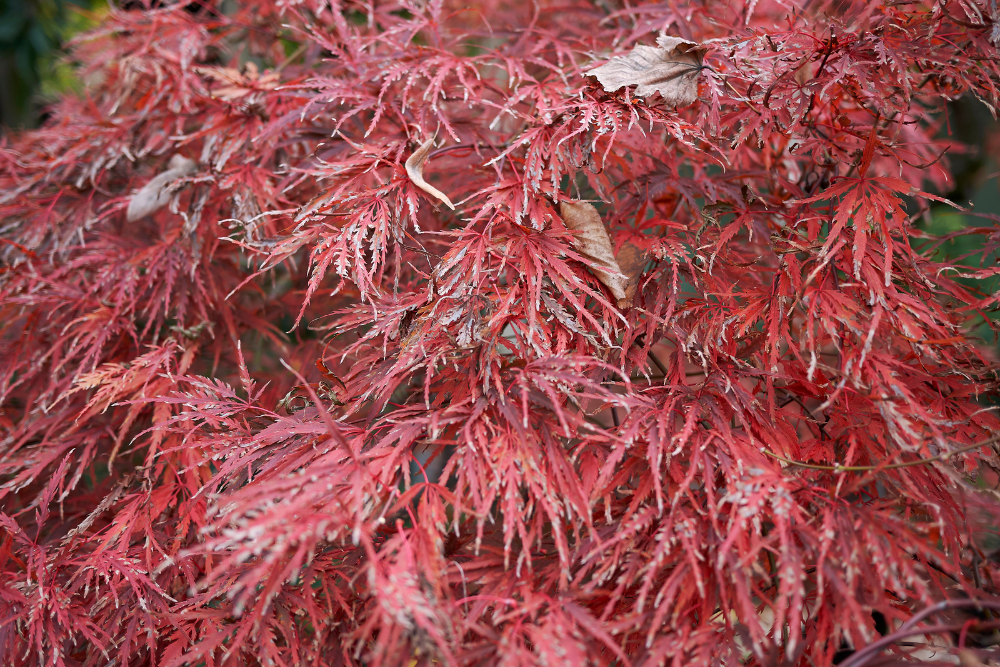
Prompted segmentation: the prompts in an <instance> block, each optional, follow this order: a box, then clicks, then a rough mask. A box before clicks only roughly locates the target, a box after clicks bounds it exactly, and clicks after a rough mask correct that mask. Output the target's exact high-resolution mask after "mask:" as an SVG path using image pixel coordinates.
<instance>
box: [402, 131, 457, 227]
mask: <svg viewBox="0 0 1000 667" xmlns="http://www.w3.org/2000/svg"><path fill="white" fill-rule="evenodd" d="M433 147H434V137H431V138H430V139H428V140H427V141H425V142H424V144H423V145H422V146H421V147H420V148H418V149H417V150H415V151H413V155H411V156H410V157H409V159H407V160H406V175H407V176H409V177H410V180H411V181H413V184H414V185H416V186H417V187H418V188H420V189H421V190H423V191H424V192H426V193H427V194H429V195H430V196H432V197H437V198H438V199H440V200H441V201H442V202H444V203H445V204H446V205H447V206H448V208H450V209H451V210H453V211H454V210H455V205H454V204H452V203H451V200H450V199H448V195H446V194H445V193H443V192H441V191H440V190H438V189H437V188H435V187H434V186H433V185H431V184H430V183H428V182H427V181H425V180H424V163H425V162H426V161H427V156H428V155H429V154H430V152H431V148H433Z"/></svg>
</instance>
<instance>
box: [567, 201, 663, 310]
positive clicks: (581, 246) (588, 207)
mask: <svg viewBox="0 0 1000 667" xmlns="http://www.w3.org/2000/svg"><path fill="white" fill-rule="evenodd" d="M559 214H560V215H561V216H562V219H563V222H565V223H566V227H567V228H569V229H571V230H573V231H575V232H578V234H577V236H576V237H575V238H574V239H573V249H574V250H576V251H577V252H578V253H580V254H581V255H583V256H584V257H586V258H587V259H589V260H590V261H591V262H592V263H593V264H594V266H592V267H591V268H592V270H593V272H594V275H595V276H597V279H598V280H600V281H601V282H602V283H604V285H606V286H607V288H608V289H609V290H610V291H611V295H612V296H613V297H615V300H616V301H617V303H618V307H619V308H627V307H629V306H631V305H632V296H633V295H634V294H635V288H636V286H637V285H638V283H639V275H640V274H641V273H642V268H643V265H644V264H645V259H644V253H643V251H642V250H641V249H640V248H639V247H638V246H635V245H633V244H632V243H626V244H625V245H623V246H622V252H621V253H619V257H620V259H621V260H622V261H623V262H625V263H626V265H627V269H626V270H627V271H628V273H626V271H623V270H622V266H621V264H619V258H616V257H615V251H614V246H613V245H612V244H611V237H609V236H608V230H607V229H605V227H604V221H603V220H601V214H600V213H598V212H597V209H596V208H594V206H593V204H588V203H587V202H582V201H566V200H564V201H562V202H560V203H559Z"/></svg>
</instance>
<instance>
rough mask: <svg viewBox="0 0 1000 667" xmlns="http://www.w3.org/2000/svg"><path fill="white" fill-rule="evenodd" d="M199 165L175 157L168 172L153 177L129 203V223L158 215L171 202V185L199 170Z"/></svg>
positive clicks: (179, 156)
mask: <svg viewBox="0 0 1000 667" xmlns="http://www.w3.org/2000/svg"><path fill="white" fill-rule="evenodd" d="M197 167H198V164H197V163H196V162H195V161H194V160H191V159H189V158H186V157H184V156H183V155H179V154H178V155H174V156H173V157H172V158H170V162H169V163H168V164H167V170H166V171H164V172H161V173H159V174H157V175H156V176H154V177H153V179H152V180H150V181H149V183H146V185H144V186H143V187H142V189H141V190H139V191H138V192H136V193H135V194H134V195H132V199H131V200H130V201H129V203H128V211H127V212H126V214H125V215H126V217H127V218H128V221H129V222H134V221H136V220H138V219H139V218H144V217H145V216H147V215H151V214H153V213H156V212H157V211H158V210H160V209H161V208H163V207H164V206H166V204H167V202H168V201H170V195H171V194H172V191H171V189H170V187H169V186H170V184H171V183H173V182H174V181H176V180H177V179H178V178H183V177H184V176H187V175H188V174H190V173H192V172H194V170H195V169H197Z"/></svg>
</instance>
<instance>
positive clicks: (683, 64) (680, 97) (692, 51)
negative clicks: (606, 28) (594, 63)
mask: <svg viewBox="0 0 1000 667" xmlns="http://www.w3.org/2000/svg"><path fill="white" fill-rule="evenodd" d="M656 43H657V46H644V45H642V44H640V45H638V46H636V47H635V48H634V49H632V52H631V53H630V54H628V55H627V56H617V57H615V58H612V59H611V61H610V62H608V63H605V64H604V65H600V66H598V67H595V68H593V69H591V70H589V71H588V72H587V74H588V75H589V76H595V77H597V80H598V81H600V82H601V86H603V87H604V90H605V91H607V92H609V93H610V92H614V91H616V90H618V89H619V88H622V87H623V86H632V85H635V86H636V89H635V94H636V95H637V96H639V97H646V96H648V95H652V94H653V93H656V92H658V93H660V96H661V97H662V98H663V101H664V102H665V103H666V105H667V106H669V107H670V108H673V109H676V108H678V107H684V106H687V105H689V104H692V103H693V102H694V101H695V100H697V99H698V74H699V73H700V72H701V70H702V66H701V57H702V48H701V47H700V46H699V45H698V44H696V43H695V42H689V41H688V40H686V39H681V38H680V37H670V36H667V35H660V36H659V37H658V38H657V39H656Z"/></svg>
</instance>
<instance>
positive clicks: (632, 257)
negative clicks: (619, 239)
mask: <svg viewBox="0 0 1000 667" xmlns="http://www.w3.org/2000/svg"><path fill="white" fill-rule="evenodd" d="M615 259H616V260H617V261H618V268H619V269H620V270H621V272H622V273H623V274H624V275H625V277H626V278H627V279H628V281H627V282H626V283H625V298H626V299H627V300H628V305H631V303H632V298H633V297H634V296H635V291H636V289H637V288H638V287H639V279H640V278H641V277H642V270H643V269H644V268H646V262H647V261H649V253H648V252H646V251H645V250H643V249H642V248H640V247H639V246H637V245H636V244H634V243H632V242H631V241H625V242H624V243H622V246H621V248H619V249H618V254H617V255H615Z"/></svg>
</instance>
